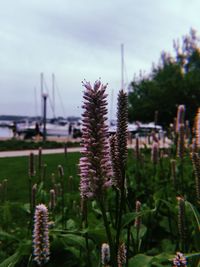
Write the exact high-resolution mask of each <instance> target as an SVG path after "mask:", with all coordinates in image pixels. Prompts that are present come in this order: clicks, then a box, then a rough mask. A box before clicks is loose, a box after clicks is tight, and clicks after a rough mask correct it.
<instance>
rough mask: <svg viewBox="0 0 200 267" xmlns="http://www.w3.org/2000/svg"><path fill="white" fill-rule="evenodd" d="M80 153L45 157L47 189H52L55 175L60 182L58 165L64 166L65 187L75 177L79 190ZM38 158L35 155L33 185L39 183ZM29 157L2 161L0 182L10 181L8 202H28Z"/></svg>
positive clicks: (0, 160) (0, 162)
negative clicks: (69, 179) (52, 179)
mask: <svg viewBox="0 0 200 267" xmlns="http://www.w3.org/2000/svg"><path fill="white" fill-rule="evenodd" d="M79 157H80V153H68V154H67V157H65V156H64V153H63V154H56V155H43V156H42V163H43V164H46V175H45V179H44V183H45V185H46V186H47V188H49V189H51V184H52V182H51V176H52V173H54V174H55V178H56V179H57V180H58V165H62V166H63V169H64V174H65V185H66V186H67V185H68V183H67V181H68V177H69V176H73V177H74V178H75V179H74V181H75V182H74V183H75V184H74V186H75V187H77V188H78V180H77V178H76V177H77V175H78V166H77V164H78V161H79ZM37 166H38V156H37V155H35V169H36V175H35V177H33V179H32V184H34V183H35V182H37V181H38V179H39V177H38V174H39V173H38V167H37ZM28 171H29V157H14V158H1V159H0V173H1V174H0V182H2V181H3V180H4V179H8V185H7V190H8V194H7V200H9V201H14V202H22V203H27V202H28V192H29V175H28Z"/></svg>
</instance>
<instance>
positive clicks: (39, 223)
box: [33, 204, 50, 266]
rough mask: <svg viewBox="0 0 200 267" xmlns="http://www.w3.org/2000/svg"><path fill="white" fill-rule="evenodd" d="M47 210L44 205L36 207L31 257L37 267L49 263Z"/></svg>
mask: <svg viewBox="0 0 200 267" xmlns="http://www.w3.org/2000/svg"><path fill="white" fill-rule="evenodd" d="M49 255H50V251H49V229H48V209H47V207H46V206H45V205H44V204H39V205H37V206H36V209H35V215H34V230H33V256H34V261H36V263H37V264H38V265H39V266H43V265H44V264H45V263H47V262H48V261H49Z"/></svg>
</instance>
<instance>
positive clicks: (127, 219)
mask: <svg viewBox="0 0 200 267" xmlns="http://www.w3.org/2000/svg"><path fill="white" fill-rule="evenodd" d="M154 211H156V207H155V208H154V209H151V210H150V209H148V210H144V211H140V212H129V213H126V214H125V215H123V217H122V227H123V228H124V227H126V226H127V225H128V224H130V223H132V222H134V220H135V218H137V217H138V216H140V217H142V216H144V215H146V214H148V213H151V212H154Z"/></svg>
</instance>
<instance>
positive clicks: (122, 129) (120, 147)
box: [116, 89, 128, 251]
mask: <svg viewBox="0 0 200 267" xmlns="http://www.w3.org/2000/svg"><path fill="white" fill-rule="evenodd" d="M127 137H128V97H127V93H126V92H125V91H124V90H123V89H122V90H120V91H119V94H118V102H117V134H116V138H117V141H116V143H117V144H116V145H117V148H116V151H117V160H118V162H119V163H118V164H119V170H120V173H119V175H118V177H119V181H118V184H119V191H120V195H119V200H117V201H118V202H119V211H118V212H117V218H118V219H117V234H116V251H118V248H119V241H120V234H121V230H122V225H121V220H122V215H123V211H124V209H125V178H126V174H125V171H126V160H127V154H128V153H127ZM117 197H118V195H117Z"/></svg>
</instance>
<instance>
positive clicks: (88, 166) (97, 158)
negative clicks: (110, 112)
mask: <svg viewBox="0 0 200 267" xmlns="http://www.w3.org/2000/svg"><path fill="white" fill-rule="evenodd" d="M83 86H84V89H85V90H84V95H83V98H84V102H83V106H82V108H83V110H84V111H83V114H82V125H83V128H82V132H83V134H82V146H83V150H82V157H81V158H80V163H79V167H80V178H81V179H80V193H81V197H82V199H84V200H87V199H90V198H95V199H96V200H97V202H98V204H99V206H100V209H101V212H102V217H103V221H104V225H105V229H106V233H107V238H108V242H109V246H110V253H111V262H112V266H116V257H115V252H114V245H113V239H112V235H111V231H110V225H109V222H108V218H107V214H106V209H105V190H106V188H107V187H109V186H111V178H112V165H111V159H110V148H109V141H108V136H109V133H108V125H107V107H106V106H107V100H106V98H107V94H106V93H105V91H106V87H107V85H103V84H102V83H101V81H100V80H97V81H96V82H95V83H94V85H93V86H92V85H91V84H90V83H89V82H86V81H84V82H83Z"/></svg>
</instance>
